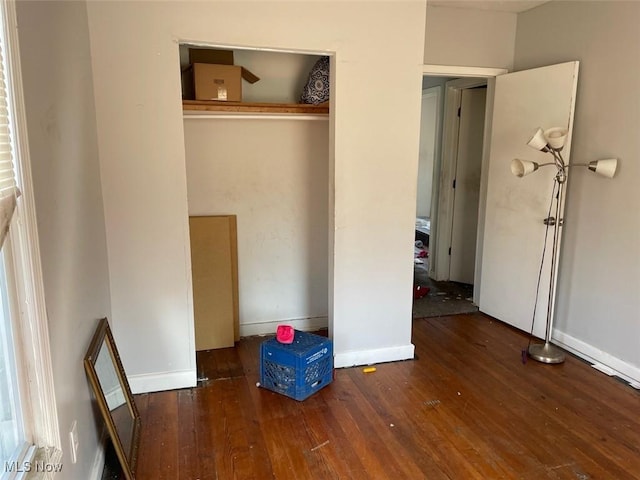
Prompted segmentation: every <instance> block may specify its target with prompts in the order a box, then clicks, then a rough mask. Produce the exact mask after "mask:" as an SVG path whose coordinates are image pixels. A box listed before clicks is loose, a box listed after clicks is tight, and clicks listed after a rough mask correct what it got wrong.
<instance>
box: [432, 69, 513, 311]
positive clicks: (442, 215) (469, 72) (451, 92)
mask: <svg viewBox="0 0 640 480" xmlns="http://www.w3.org/2000/svg"><path fill="white" fill-rule="evenodd" d="M505 73H509V70H507V69H505V68H484V67H465V66H453V65H428V64H425V65H423V66H422V76H423V78H424V77H458V80H452V81H451V82H447V88H446V93H445V114H444V129H443V130H444V131H443V138H442V148H441V152H440V158H439V159H436V162H434V184H437V185H438V192H439V193H438V197H439V198H438V201H437V202H432V204H431V238H430V251H431V252H433V253H432V255H431V258H430V262H429V263H430V266H429V276H430V277H431V278H433V279H434V280H437V281H440V280H448V279H449V266H450V261H449V260H450V259H449V246H450V245H451V225H452V224H453V215H452V205H453V195H452V192H451V189H450V188H443V186H444V185H446V186H450V185H452V184H453V175H454V173H453V172H455V169H452V168H451V166H452V165H453V166H454V167H455V159H456V157H457V137H458V135H457V131H458V123H457V120H458V114H457V112H458V106H459V102H460V98H461V97H462V90H463V89H464V88H473V86H479V85H485V84H486V85H487V105H486V109H485V130H484V136H483V148H482V173H481V177H480V205H479V209H478V232H477V237H476V265H475V273H474V289H473V302H474V303H475V304H476V305H477V304H478V302H479V299H480V289H481V287H482V286H481V285H480V272H481V266H482V248H483V245H482V239H483V236H484V214H485V209H486V196H487V175H486V166H487V162H488V161H489V158H488V152H489V143H490V139H491V122H490V119H491V116H492V115H493V94H494V87H495V77H497V76H498V75H503V74H505ZM449 84H451V86H450V85H449ZM456 105H457V106H456ZM452 127H453V129H454V130H455V135H454V134H453V130H452ZM452 146H453V148H450V147H452ZM453 150H455V154H452V151H453ZM446 151H448V152H449V153H445V152H446ZM445 157H446V158H445ZM445 165H446V168H445ZM436 180H437V183H436ZM443 197H444V198H443ZM441 202H442V203H441ZM439 227H440V228H439ZM447 227H448V228H447ZM431 242H433V243H431Z"/></svg>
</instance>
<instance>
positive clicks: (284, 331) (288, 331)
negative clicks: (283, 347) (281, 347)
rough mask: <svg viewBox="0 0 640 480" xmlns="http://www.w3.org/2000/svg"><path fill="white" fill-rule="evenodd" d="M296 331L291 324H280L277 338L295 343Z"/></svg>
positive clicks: (283, 341)
mask: <svg viewBox="0 0 640 480" xmlns="http://www.w3.org/2000/svg"><path fill="white" fill-rule="evenodd" d="M294 337H295V331H294V329H293V327H292V326H291V325H278V328H277V330H276V339H277V340H278V341H279V342H280V343H286V344H288V343H293V338H294Z"/></svg>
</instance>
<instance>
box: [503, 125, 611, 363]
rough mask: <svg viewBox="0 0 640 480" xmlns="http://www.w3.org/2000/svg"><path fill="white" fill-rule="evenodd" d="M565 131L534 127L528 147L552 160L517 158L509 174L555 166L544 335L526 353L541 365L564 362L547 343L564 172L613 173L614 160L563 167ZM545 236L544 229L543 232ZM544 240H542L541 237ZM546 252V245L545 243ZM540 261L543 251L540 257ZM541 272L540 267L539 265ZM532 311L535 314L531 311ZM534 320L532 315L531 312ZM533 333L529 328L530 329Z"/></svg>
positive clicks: (608, 175) (565, 177) (549, 336)
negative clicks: (584, 168)
mask: <svg viewBox="0 0 640 480" xmlns="http://www.w3.org/2000/svg"><path fill="white" fill-rule="evenodd" d="M567 133H568V132H567V129H565V128H561V127H555V128H550V129H548V130H542V128H538V129H537V130H536V132H535V134H534V135H533V137H531V140H529V142H528V143H527V145H529V146H530V147H532V148H534V149H536V150H539V151H541V152H544V153H548V154H550V155H551V157H552V158H553V161H551V162H548V163H536V162H531V161H529V160H520V159H518V158H516V159H514V160H512V161H511V173H513V174H514V175H515V176H516V177H524V176H525V175H529V174H530V173H533V172H535V171H536V170H538V168H540V167H546V166H550V165H554V166H555V167H556V170H557V171H556V175H555V177H554V187H553V193H552V201H551V205H550V208H549V216H548V217H547V218H545V219H544V224H545V225H547V229H548V228H549V227H551V228H553V250H552V251H551V274H550V278H549V298H548V302H547V323H546V328H545V334H544V343H534V344H530V345H529V348H528V350H527V353H528V355H529V357H531V358H533V359H534V360H537V361H539V362H542V363H562V362H564V358H565V355H564V352H563V351H562V350H561V349H559V348H557V347H555V346H554V345H552V344H551V343H550V342H549V340H550V338H551V326H552V323H553V318H552V313H553V304H554V297H555V295H554V288H555V283H554V282H555V276H554V272H555V270H556V262H557V261H558V258H557V256H558V241H559V239H560V235H559V233H560V227H562V225H563V219H561V218H560V209H561V206H562V199H563V195H564V184H565V182H566V181H567V170H568V169H569V168H571V167H587V168H588V169H589V170H590V171H592V172H595V173H597V174H599V175H602V176H604V177H607V178H612V177H613V176H614V175H615V173H616V168H617V166H618V159H616V158H607V159H602V160H594V161H592V162H589V163H574V164H572V165H567V164H565V162H564V158H562V153H561V152H562V147H564V144H565V141H566V139H567ZM554 202H555V216H551V212H552V210H554V208H553V205H554ZM547 233H548V230H547ZM545 238H546V237H545ZM545 249H546V242H545ZM542 259H543V260H542V261H544V252H543V256H542ZM540 273H542V265H541V266H540ZM534 312H535V311H534ZM534 320H535V313H534ZM532 331H533V328H532Z"/></svg>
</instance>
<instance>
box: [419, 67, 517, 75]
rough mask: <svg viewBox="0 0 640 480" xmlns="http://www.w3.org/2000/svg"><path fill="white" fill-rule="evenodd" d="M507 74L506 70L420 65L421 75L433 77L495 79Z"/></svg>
mask: <svg viewBox="0 0 640 480" xmlns="http://www.w3.org/2000/svg"><path fill="white" fill-rule="evenodd" d="M505 73H509V70H507V69H506V68H489V67H461V66H455V65H431V64H425V65H422V75H423V76H424V75H428V76H433V77H482V78H489V77H497V76H498V75H503V74H505Z"/></svg>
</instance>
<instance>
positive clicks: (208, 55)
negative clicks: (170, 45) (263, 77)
mask: <svg viewBox="0 0 640 480" xmlns="http://www.w3.org/2000/svg"><path fill="white" fill-rule="evenodd" d="M189 63H190V64H192V65H193V64H194V63H212V64H216V65H235V63H234V59H233V50H217V49H212V48H190V49H189ZM240 69H241V73H242V78H243V79H244V80H246V81H247V82H249V83H256V82H257V81H258V80H260V77H257V76H256V75H254V74H253V73H251V72H250V71H249V70H247V69H246V68H244V67H243V66H240Z"/></svg>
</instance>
